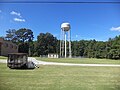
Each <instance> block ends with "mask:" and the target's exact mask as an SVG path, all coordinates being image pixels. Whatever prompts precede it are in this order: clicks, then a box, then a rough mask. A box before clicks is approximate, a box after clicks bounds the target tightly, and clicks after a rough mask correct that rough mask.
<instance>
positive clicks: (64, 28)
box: [61, 23, 70, 31]
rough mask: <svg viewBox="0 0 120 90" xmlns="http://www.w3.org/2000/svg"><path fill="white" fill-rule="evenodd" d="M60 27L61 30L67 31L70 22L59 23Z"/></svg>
mask: <svg viewBox="0 0 120 90" xmlns="http://www.w3.org/2000/svg"><path fill="white" fill-rule="evenodd" d="M61 29H62V30H63V31H69V30H70V23H62V24H61Z"/></svg>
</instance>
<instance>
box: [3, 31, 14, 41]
mask: <svg viewBox="0 0 120 90" xmlns="http://www.w3.org/2000/svg"><path fill="white" fill-rule="evenodd" d="M15 32H16V30H15V29H9V30H7V31H6V33H7V34H6V36H5V39H6V40H9V41H14V40H15Z"/></svg>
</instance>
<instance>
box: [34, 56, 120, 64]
mask: <svg viewBox="0 0 120 90" xmlns="http://www.w3.org/2000/svg"><path fill="white" fill-rule="evenodd" d="M35 58H36V59H37V60H41V61H47V62H59V63H77V64H78V63H81V64H120V60H110V59H96V58H91V59H89V58H66V59H65V58H40V57H35Z"/></svg>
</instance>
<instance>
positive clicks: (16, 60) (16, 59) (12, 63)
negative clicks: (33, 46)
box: [7, 53, 28, 68]
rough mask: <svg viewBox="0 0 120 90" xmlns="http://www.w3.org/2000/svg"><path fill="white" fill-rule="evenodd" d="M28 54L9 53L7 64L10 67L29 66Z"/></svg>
mask: <svg viewBox="0 0 120 90" xmlns="http://www.w3.org/2000/svg"><path fill="white" fill-rule="evenodd" d="M27 64H28V55H27V53H9V54H8V60H7V66H8V67H9V68H27Z"/></svg>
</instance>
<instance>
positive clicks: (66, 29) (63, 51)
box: [60, 23, 71, 58]
mask: <svg viewBox="0 0 120 90" xmlns="http://www.w3.org/2000/svg"><path fill="white" fill-rule="evenodd" d="M70 28H71V27H70V24H69V23H62V24H61V35H60V57H65V58H66V57H67V56H69V58H71V33H70ZM67 38H68V39H67ZM67 41H68V43H69V44H68V47H69V48H68V50H69V51H67Z"/></svg>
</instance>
